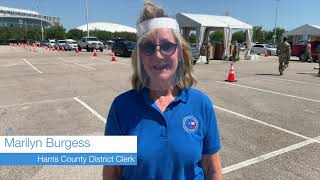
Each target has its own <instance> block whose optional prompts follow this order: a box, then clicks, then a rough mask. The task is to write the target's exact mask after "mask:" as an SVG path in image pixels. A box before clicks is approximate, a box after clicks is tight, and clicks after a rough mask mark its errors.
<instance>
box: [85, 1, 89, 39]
mask: <svg viewBox="0 0 320 180" xmlns="http://www.w3.org/2000/svg"><path fill="white" fill-rule="evenodd" d="M86 18H87V36H88V37H89V24H88V0H86Z"/></svg>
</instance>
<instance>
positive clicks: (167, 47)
mask: <svg viewBox="0 0 320 180" xmlns="http://www.w3.org/2000/svg"><path fill="white" fill-rule="evenodd" d="M157 46H159V47H160V53H161V54H162V55H165V56H171V55H172V54H174V53H175V52H176V49H177V44H175V43H171V42H163V43H161V44H159V45H158V44H154V43H153V42H145V43H142V44H141V45H140V51H141V52H142V54H144V55H146V56H152V55H153V54H154V52H155V51H156V49H157Z"/></svg>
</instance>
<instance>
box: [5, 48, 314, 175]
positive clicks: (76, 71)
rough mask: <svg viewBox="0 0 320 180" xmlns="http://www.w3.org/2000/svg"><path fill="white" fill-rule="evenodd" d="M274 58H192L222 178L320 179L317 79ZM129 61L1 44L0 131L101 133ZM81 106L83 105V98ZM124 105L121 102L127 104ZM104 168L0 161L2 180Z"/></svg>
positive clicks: (125, 82) (124, 84)
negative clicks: (207, 101)
mask: <svg viewBox="0 0 320 180" xmlns="http://www.w3.org/2000/svg"><path fill="white" fill-rule="evenodd" d="M315 67H318V64H316V63H301V62H299V61H297V60H296V58H292V61H290V64H289V67H288V68H287V69H286V71H285V72H284V75H283V76H279V72H278V70H277V69H278V61H277V57H275V56H269V57H264V56H257V59H256V60H254V61H248V60H240V61H239V62H236V63H235V66H234V68H235V78H236V79H237V80H238V81H237V82H233V83H229V82H226V81H225V79H226V78H227V76H228V72H229V68H230V62H228V61H221V60H211V61H210V64H204V63H197V64H196V65H195V66H193V68H194V74H195V76H196V78H197V80H198V83H197V84H196V86H195V88H198V89H200V90H201V91H203V92H205V93H206V94H208V95H209V96H210V98H211V99H212V101H213V103H214V107H215V111H216V114H217V119H218V125H219V128H220V134H221V142H222V150H221V157H222V164H223V177H224V179H252V180H256V179H288V180H289V179H290V180H291V179H314V180H318V179H319V177H320V163H319V162H320V144H319V143H320V77H317V72H318V70H317V69H315ZM131 73H132V70H131V64H130V58H126V57H117V61H115V62H113V61H111V52H110V51H108V50H106V51H104V52H98V53H97V56H93V55H92V53H89V52H85V51H83V52H80V53H76V52H74V51H71V52H57V51H49V50H46V49H45V48H36V49H35V50H34V49H25V48H23V47H11V46H0V122H1V125H0V135H1V136H6V135H89V136H90V135H103V133H104V126H105V117H106V115H107V113H108V111H109V108H110V105H111V103H112V101H113V98H114V97H115V96H117V95H118V94H120V93H122V92H124V91H127V90H129V89H130V88H131V87H130V75H131ZM84 104H85V105H84ZM124 108H125V107H124ZM101 172H102V167H101V166H18V167H13V166H0V179H6V180H7V179H15V180H16V179H32V180H39V179H55V180H57V179H101Z"/></svg>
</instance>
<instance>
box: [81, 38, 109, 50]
mask: <svg viewBox="0 0 320 180" xmlns="http://www.w3.org/2000/svg"><path fill="white" fill-rule="evenodd" d="M78 49H79V51H81V49H86V50H87V51H88V52H90V51H93V50H94V49H96V50H98V49H99V50H100V52H103V49H104V45H103V43H102V42H101V41H99V40H98V39H97V38H96V37H83V38H81V40H80V41H79V42H78Z"/></svg>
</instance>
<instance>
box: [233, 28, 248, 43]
mask: <svg viewBox="0 0 320 180" xmlns="http://www.w3.org/2000/svg"><path fill="white" fill-rule="evenodd" d="M232 41H238V42H239V43H242V42H245V41H246V32H245V31H237V32H235V33H233V34H232Z"/></svg>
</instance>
